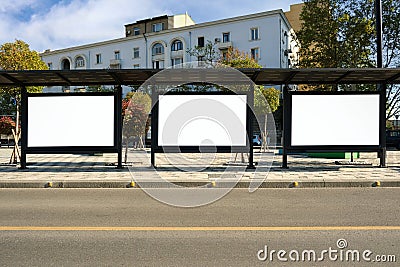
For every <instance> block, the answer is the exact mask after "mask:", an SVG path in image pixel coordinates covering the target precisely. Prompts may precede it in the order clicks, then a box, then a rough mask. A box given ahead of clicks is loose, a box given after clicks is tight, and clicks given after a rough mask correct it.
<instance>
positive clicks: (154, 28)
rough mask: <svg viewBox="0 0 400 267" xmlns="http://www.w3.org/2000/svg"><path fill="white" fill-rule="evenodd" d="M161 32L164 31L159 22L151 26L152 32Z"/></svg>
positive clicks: (162, 24) (162, 25)
mask: <svg viewBox="0 0 400 267" xmlns="http://www.w3.org/2000/svg"><path fill="white" fill-rule="evenodd" d="M162 30H164V23H162V22H160V23H156V24H153V32H159V31H162Z"/></svg>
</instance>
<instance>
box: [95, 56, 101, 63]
mask: <svg viewBox="0 0 400 267" xmlns="http://www.w3.org/2000/svg"><path fill="white" fill-rule="evenodd" d="M101 63H102V61H101V54H96V64H101Z"/></svg>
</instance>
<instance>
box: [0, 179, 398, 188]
mask: <svg viewBox="0 0 400 267" xmlns="http://www.w3.org/2000/svg"><path fill="white" fill-rule="evenodd" d="M174 184H176V185H179V186H184V187H198V186H204V185H206V184H208V183H207V182H205V181H204V182H202V181H188V182H182V181H176V182H174ZM141 185H142V186H141V187H145V188H167V187H166V186H165V184H160V183H157V182H145V183H141ZM208 185H210V184H208ZM249 185H250V182H249V181H243V182H238V183H237V184H236V186H235V188H248V187H249ZM230 186H231V183H227V182H218V181H216V183H215V188H226V187H230ZM130 187H131V185H130V181H63V182H57V181H52V182H50V181H49V182H46V181H28V182H23V181H18V182H15V181H14V182H0V188H130ZM135 187H137V188H138V187H139V186H138V185H136V186H135ZM209 187H211V186H209ZM351 187H353V188H354V187H400V180H398V181H382V182H378V183H377V181H375V180H368V181H356V180H350V181H324V180H321V181H298V182H290V181H266V182H263V183H262V184H261V185H260V188H351Z"/></svg>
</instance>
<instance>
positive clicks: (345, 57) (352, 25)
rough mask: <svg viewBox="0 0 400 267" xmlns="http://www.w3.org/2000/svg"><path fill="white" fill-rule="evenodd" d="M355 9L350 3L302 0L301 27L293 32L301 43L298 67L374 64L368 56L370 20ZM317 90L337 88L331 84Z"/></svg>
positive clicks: (349, 1) (346, 66)
mask: <svg viewBox="0 0 400 267" xmlns="http://www.w3.org/2000/svg"><path fill="white" fill-rule="evenodd" d="M368 1H369V0H368ZM354 7H355V4H354V1H353V0H304V7H303V10H302V12H301V14H300V19H301V20H302V21H303V24H302V28H301V29H300V30H299V31H298V32H296V37H297V38H298V40H299V43H300V44H301V48H300V51H299V62H298V67H300V68H355V67H371V66H372V65H373V62H372V61H371V57H370V55H371V38H372V36H373V34H374V27H373V21H372V20H371V19H368V18H364V17H360V14H359V12H358V9H355V8H354ZM311 88H312V89H315V88H314V87H311ZM317 88H318V89H322V90H336V89H337V87H336V86H332V85H320V86H318V87H317ZM353 89H354V88H353Z"/></svg>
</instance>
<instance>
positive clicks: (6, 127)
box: [0, 117, 15, 135]
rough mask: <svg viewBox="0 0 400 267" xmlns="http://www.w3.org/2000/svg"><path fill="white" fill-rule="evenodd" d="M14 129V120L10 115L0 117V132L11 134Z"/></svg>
mask: <svg viewBox="0 0 400 267" xmlns="http://www.w3.org/2000/svg"><path fill="white" fill-rule="evenodd" d="M12 129H15V122H14V121H13V120H12V119H11V118H10V117H2V118H0V134H6V135H11V134H12Z"/></svg>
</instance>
